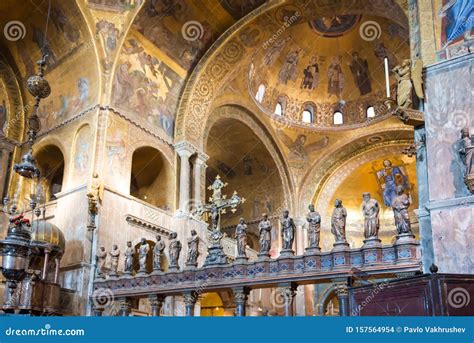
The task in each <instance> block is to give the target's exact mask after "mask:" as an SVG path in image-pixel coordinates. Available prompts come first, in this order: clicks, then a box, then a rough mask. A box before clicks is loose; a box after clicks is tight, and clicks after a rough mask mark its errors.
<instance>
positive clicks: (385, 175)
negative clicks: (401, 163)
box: [376, 160, 409, 207]
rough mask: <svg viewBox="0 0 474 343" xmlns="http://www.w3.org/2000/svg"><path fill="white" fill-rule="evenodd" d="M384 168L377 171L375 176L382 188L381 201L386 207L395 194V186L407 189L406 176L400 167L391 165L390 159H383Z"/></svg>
mask: <svg viewBox="0 0 474 343" xmlns="http://www.w3.org/2000/svg"><path fill="white" fill-rule="evenodd" d="M383 166H384V169H381V170H379V171H377V173H376V174H377V178H378V179H379V180H380V182H381V184H382V186H383V187H382V189H383V202H384V205H385V206H387V207H391V206H392V201H393V199H394V198H395V197H396V196H397V189H396V188H397V186H398V185H401V186H403V188H404V189H409V183H408V178H407V176H406V175H405V173H404V172H403V170H402V168H401V167H396V166H393V165H392V162H391V161H390V160H385V161H383Z"/></svg>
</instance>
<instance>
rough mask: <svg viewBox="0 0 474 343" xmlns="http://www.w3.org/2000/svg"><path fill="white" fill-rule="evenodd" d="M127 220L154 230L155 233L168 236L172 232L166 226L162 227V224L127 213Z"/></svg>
mask: <svg viewBox="0 0 474 343" xmlns="http://www.w3.org/2000/svg"><path fill="white" fill-rule="evenodd" d="M125 220H126V221H127V222H128V223H129V224H131V225H134V226H138V227H141V228H145V229H147V230H150V231H153V232H155V233H159V234H161V235H165V236H166V237H168V236H169V235H170V233H171V231H170V230H168V229H165V228H164V227H162V226H160V225H157V224H153V223H150V222H149V221H146V220H144V219H141V218H138V217H135V216H134V215H131V214H127V215H126V216H125Z"/></svg>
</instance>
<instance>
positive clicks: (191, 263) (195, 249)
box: [186, 230, 199, 267]
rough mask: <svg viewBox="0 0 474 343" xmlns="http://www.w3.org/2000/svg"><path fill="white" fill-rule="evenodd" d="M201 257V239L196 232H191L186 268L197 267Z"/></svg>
mask: <svg viewBox="0 0 474 343" xmlns="http://www.w3.org/2000/svg"><path fill="white" fill-rule="evenodd" d="M198 256H199V237H198V235H197V232H196V230H191V237H189V238H188V256H187V259H186V266H188V267H196V266H197V259H198Z"/></svg>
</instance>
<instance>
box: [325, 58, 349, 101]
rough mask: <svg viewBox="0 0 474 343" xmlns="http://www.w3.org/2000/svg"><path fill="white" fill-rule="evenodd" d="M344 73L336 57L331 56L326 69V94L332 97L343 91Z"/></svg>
mask: <svg viewBox="0 0 474 343" xmlns="http://www.w3.org/2000/svg"><path fill="white" fill-rule="evenodd" d="M344 82H345V77H344V72H343V71H342V67H341V63H340V61H339V58H338V57H337V56H333V57H332V59H331V64H330V65H329V67H328V93H329V94H332V95H337V96H339V95H341V93H342V90H343V89H344Z"/></svg>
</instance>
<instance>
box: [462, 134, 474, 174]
mask: <svg viewBox="0 0 474 343" xmlns="http://www.w3.org/2000/svg"><path fill="white" fill-rule="evenodd" d="M459 154H460V155H461V158H462V161H463V164H464V176H468V175H469V174H471V173H473V172H474V168H473V161H474V143H473V142H472V138H471V135H470V133H469V128H467V127H465V128H463V129H462V130H461V142H460V149H459Z"/></svg>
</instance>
